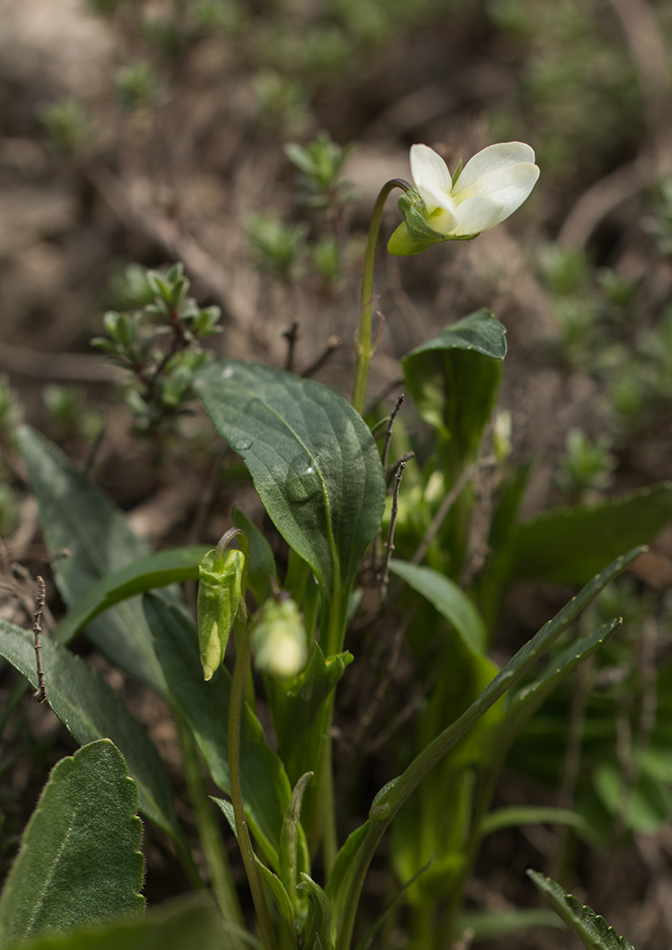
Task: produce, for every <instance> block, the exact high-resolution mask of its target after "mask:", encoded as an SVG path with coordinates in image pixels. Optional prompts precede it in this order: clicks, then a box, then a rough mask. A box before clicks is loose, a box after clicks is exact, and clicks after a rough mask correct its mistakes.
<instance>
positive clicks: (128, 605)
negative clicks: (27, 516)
mask: <svg viewBox="0 0 672 950" xmlns="http://www.w3.org/2000/svg"><path fill="white" fill-rule="evenodd" d="M19 448H20V450H21V455H22V456H23V460H24V462H25V463H26V467H27V469H28V475H29V478H30V487H31V488H32V490H33V492H34V493H35V496H36V498H37V502H38V506H39V510H40V524H41V526H42V531H43V533H44V537H45V540H46V543H47V547H48V548H49V551H50V552H51V553H52V554H56V553H57V552H59V551H63V550H67V551H69V556H68V557H62V558H58V559H57V560H56V561H54V564H53V571H54V578H55V580H56V584H57V586H58V589H59V591H60V593H61V596H62V597H63V600H64V601H65V602H66V604H74V603H75V602H76V601H77V600H79V598H80V597H82V596H83V595H84V594H85V593H86V591H87V590H88V589H89V587H91V586H93V584H95V583H96V582H97V581H99V580H100V579H101V578H103V577H105V576H106V575H107V574H110V573H112V572H114V571H117V570H120V569H121V568H123V567H126V565H127V564H130V563H131V562H132V561H137V560H138V559H139V558H142V557H145V556H146V555H147V554H149V548H148V547H147V545H146V544H145V542H144V541H141V540H140V539H139V538H137V537H136V536H135V535H134V534H133V532H132V531H131V529H130V528H129V527H128V524H127V522H126V519H125V518H124V515H123V513H122V512H121V511H119V509H117V508H116V507H115V506H114V504H113V502H112V501H111V500H110V499H109V498H108V497H107V496H106V495H103V494H102V493H101V492H99V491H98V490H97V489H96V488H94V487H93V486H92V485H91V483H90V482H89V481H88V480H87V479H86V477H85V476H84V475H82V473H81V472H79V471H77V469H76V468H75V467H74V466H73V465H72V463H71V462H70V461H69V460H68V459H67V458H66V457H65V455H63V453H62V452H61V450H60V449H59V448H58V447H57V446H55V445H52V444H51V443H49V442H47V441H46V440H45V439H43V438H42V436H40V435H39V434H38V433H37V432H35V430H34V429H30V428H28V427H27V426H23V427H22V428H21V429H20V430H19ZM87 634H88V636H89V638H90V639H91V640H92V641H93V643H95V644H96V646H97V647H98V648H99V649H100V650H101V652H102V653H104V654H105V655H106V656H107V657H108V658H109V659H110V660H111V661H112V662H113V663H114V664H116V665H117V666H119V667H120V668H121V669H122V670H124V672H125V673H127V674H128V675H129V676H132V677H134V678H135V679H138V680H142V681H143V682H145V683H148V684H149V685H150V686H153V687H154V688H155V689H157V690H159V691H160V692H164V691H165V684H164V682H163V676H162V674H161V668H160V666H159V664H158V662H157V659H156V657H155V655H154V650H153V648H152V639H151V637H150V635H149V630H148V629H147V624H146V623H145V620H144V617H143V615H142V607H141V605H140V602H139V601H138V600H131V601H126V602H124V603H123V604H121V605H120V606H118V607H116V608H115V609H114V610H113V611H112V612H111V613H109V614H108V616H107V617H105V618H104V619H102V620H97V621H94V622H93V623H92V624H91V625H90V627H89V629H88V631H87Z"/></svg>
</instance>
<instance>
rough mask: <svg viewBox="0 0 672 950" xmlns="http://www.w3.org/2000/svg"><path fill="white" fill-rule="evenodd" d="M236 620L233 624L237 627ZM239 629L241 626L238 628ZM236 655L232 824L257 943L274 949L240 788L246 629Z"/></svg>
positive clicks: (231, 740)
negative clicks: (249, 894) (256, 926)
mask: <svg viewBox="0 0 672 950" xmlns="http://www.w3.org/2000/svg"><path fill="white" fill-rule="evenodd" d="M238 623H239V621H236V624H238ZM241 626H242V625H241ZM238 644H239V646H238V655H237V656H236V665H235V667H234V670H233V682H232V683H231V696H230V699H229V781H230V783H231V802H232V804H233V814H234V818H235V821H236V833H237V837H238V845H239V847H240V853H241V855H242V858H243V864H244V865H245V873H246V874H247V880H248V882H249V885H250V890H251V892H252V900H253V901H254V908H255V910H256V912H257V921H258V924H259V932H260V935H261V941H262V943H263V945H264V947H265V950H276V941H275V932H274V930H273V922H272V920H271V915H270V912H269V910H268V904H267V903H266V895H265V894H264V889H263V885H262V883H261V877H260V875H259V871H258V870H257V865H256V857H255V854H254V848H253V847H252V839H251V838H250V832H249V829H248V827H247V819H246V818H245V810H244V807H243V793H242V790H241V785H240V733H241V727H242V720H243V702H244V698H245V681H246V679H247V674H248V671H249V669H250V660H251V658H252V644H251V640H250V630H249V627H246V628H245V630H244V632H243V633H242V636H240V637H239V638H238Z"/></svg>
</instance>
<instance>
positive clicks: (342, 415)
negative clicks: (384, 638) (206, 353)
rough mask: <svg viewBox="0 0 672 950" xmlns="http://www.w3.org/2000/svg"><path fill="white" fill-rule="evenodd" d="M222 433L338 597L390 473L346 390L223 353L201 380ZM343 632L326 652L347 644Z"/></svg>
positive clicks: (374, 522)
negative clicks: (338, 393)
mask: <svg viewBox="0 0 672 950" xmlns="http://www.w3.org/2000/svg"><path fill="white" fill-rule="evenodd" d="M194 385H195V387H196V390H197V392H198V394H199V396H200V398H201V400H202V402H203V404H204V405H205V408H206V410H207V412H208V415H209V416H210V418H211V419H212V421H213V423H214V425H215V428H216V429H217V431H218V432H219V433H220V434H221V435H222V436H223V437H224V438H225V439H226V440H227V442H228V443H229V444H230V445H231V447H232V448H233V449H234V451H236V452H238V454H239V455H241V456H242V458H243V459H244V460H245V463H246V465H247V467H248V469H249V470H250V473H251V475H252V479H253V481H254V486H255V488H256V489H257V492H258V493H259V496H260V498H261V500H262V502H263V503H264V507H265V508H266V511H267V512H268V514H269V515H270V517H271V519H272V520H273V522H274V524H275V526H276V527H277V529H278V531H279V532H280V534H282V536H283V537H284V538H285V540H286V541H287V543H288V544H289V545H290V547H292V548H294V549H295V550H296V551H297V553H298V554H299V555H300V556H301V557H302V558H303V559H304V560H305V561H307V562H308V563H309V564H310V566H311V567H312V568H313V570H314V571H315V572H316V574H317V575H318V577H319V578H320V580H321V583H322V587H323V591H324V595H325V596H326V597H328V598H330V599H332V601H337V603H336V602H335V603H333V604H332V608H331V609H332V611H338V613H339V614H340V616H337V621H338V624H337V625H338V627H339V630H338V636H340V627H341V621H342V618H343V617H344V611H345V605H346V603H347V596H348V594H349V591H350V586H351V584H352V581H353V579H354V577H355V574H356V573H357V569H358V568H359V563H360V561H361V559H362V557H363V555H364V552H365V550H366V548H367V547H368V545H369V543H370V542H371V540H372V539H373V537H374V536H375V533H376V531H377V530H378V526H379V525H380V521H381V518H382V515H383V507H384V501H385V479H384V475H383V469H382V466H381V463H380V457H379V455H378V449H377V448H376V444H375V442H374V440H373V437H372V435H371V433H370V431H369V428H368V426H367V425H366V423H365V422H364V420H363V419H362V418H361V416H360V415H359V414H358V413H357V412H355V410H354V409H353V408H352V406H351V405H350V404H349V403H348V402H347V401H346V400H345V399H343V398H342V397H341V396H336V395H335V394H334V393H333V392H332V391H331V390H330V389H327V388H326V387H325V386H322V385H320V384H319V383H316V382H315V381H314V380H310V379H300V378H299V377H297V376H294V375H292V374H291V373H285V372H282V371H281V370H276V369H272V368H271V367H269V366H262V365H260V364H258V363H245V362H243V361H241V360H219V361H218V362H216V363H214V364H212V365H211V366H209V367H208V368H207V369H205V370H203V371H202V372H200V373H199V374H198V376H197V377H196V380H195V383H194ZM338 636H334V635H333V634H332V636H331V638H330V639H331V641H332V642H331V643H329V644H324V646H325V652H326V653H327V654H328V653H333V652H337V650H338V649H340V643H338V642H336V640H337V639H338Z"/></svg>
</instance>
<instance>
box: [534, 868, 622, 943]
mask: <svg viewBox="0 0 672 950" xmlns="http://www.w3.org/2000/svg"><path fill="white" fill-rule="evenodd" d="M527 874H528V876H529V877H530V879H531V880H532V881H533V882H534V884H535V885H536V887H537V889H538V890H539V891H540V893H541V894H543V896H544V897H545V898H546V900H547V901H548V902H549V904H550V905H551V907H552V908H553V910H554V911H555V912H556V914H558V915H559V916H560V917H561V918H562V920H564V922H565V923H566V924H567V926H568V927H570V928H571V929H572V930H573V931H574V933H575V934H576V935H577V936H578V938H579V940H580V941H581V943H582V944H583V945H584V947H585V948H586V950H634V947H633V946H632V944H631V943H630V942H629V941H628V940H626V939H625V937H619V935H618V934H617V933H616V931H615V930H614V928H613V927H610V926H609V924H608V923H607V922H606V920H605V919H604V917H599V916H598V915H597V914H596V913H595V911H594V910H591V908H590V907H586V906H585V905H584V904H582V903H581V901H579V900H577V899H576V897H574V896H573V895H572V894H568V893H567V891H566V890H565V889H564V887H561V886H560V885H559V884H558V883H557V882H556V881H553V880H551V878H550V877H544V875H543V874H540V873H539V872H538V871H528V872H527Z"/></svg>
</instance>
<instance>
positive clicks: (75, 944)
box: [21, 892, 262, 950]
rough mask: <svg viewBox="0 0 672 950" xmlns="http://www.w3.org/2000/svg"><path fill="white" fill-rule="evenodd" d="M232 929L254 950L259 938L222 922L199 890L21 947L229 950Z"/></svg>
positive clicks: (39, 949) (47, 949) (33, 949)
mask: <svg viewBox="0 0 672 950" xmlns="http://www.w3.org/2000/svg"><path fill="white" fill-rule="evenodd" d="M232 931H233V932H235V934H236V936H237V937H238V938H240V939H242V940H244V941H245V942H246V943H247V944H248V945H249V946H251V947H253V948H254V950H262V948H261V944H260V943H259V941H258V940H257V939H256V938H255V937H254V936H253V935H252V934H250V933H248V932H247V931H245V930H242V928H238V927H233V925H231V924H225V923H224V922H223V921H222V919H221V915H220V912H219V911H218V909H217V907H216V906H215V904H214V902H213V901H212V899H211V898H210V897H209V896H208V895H206V894H203V892H201V894H200V895H198V897H195V896H194V895H192V896H191V897H190V898H189V900H188V901H185V900H179V901H177V900H176V901H171V902H170V903H169V904H168V905H165V904H164V905H162V906H161V907H156V908H152V909H150V910H149V911H148V913H147V915H146V916H145V917H144V918H143V919H142V920H123V921H120V922H118V923H114V924H111V925H109V926H105V927H103V926H100V927H95V928H91V927H87V928H85V929H82V930H78V931H76V932H75V933H72V934H69V935H68V936H63V937H61V936H59V937H43V938H38V939H37V940H34V941H32V940H31V941H30V942H29V943H27V944H22V945H21V950H159V948H160V950H191V948H195V947H197V948H198V950H230V948H231V947H232V946H233V944H231V943H229V942H228V939H227V934H228V933H231V932H232Z"/></svg>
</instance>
